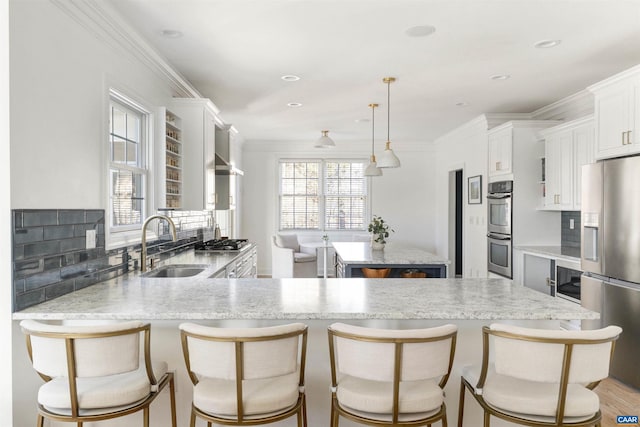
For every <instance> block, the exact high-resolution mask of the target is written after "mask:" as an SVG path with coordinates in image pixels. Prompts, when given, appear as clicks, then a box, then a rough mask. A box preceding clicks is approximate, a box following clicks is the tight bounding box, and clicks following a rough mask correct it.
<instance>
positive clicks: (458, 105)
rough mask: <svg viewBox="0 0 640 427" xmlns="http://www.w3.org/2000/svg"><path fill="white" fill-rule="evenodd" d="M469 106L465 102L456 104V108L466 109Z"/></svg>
mask: <svg viewBox="0 0 640 427" xmlns="http://www.w3.org/2000/svg"><path fill="white" fill-rule="evenodd" d="M467 105H469V103H468V102H464V101H461V102H456V107H466V106H467Z"/></svg>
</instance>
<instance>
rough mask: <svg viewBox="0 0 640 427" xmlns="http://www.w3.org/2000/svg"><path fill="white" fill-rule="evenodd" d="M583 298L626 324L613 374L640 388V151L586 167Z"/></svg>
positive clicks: (605, 317)
mask: <svg viewBox="0 0 640 427" xmlns="http://www.w3.org/2000/svg"><path fill="white" fill-rule="evenodd" d="M581 219H582V221H581V232H582V245H581V246H582V249H581V250H582V253H581V258H582V270H583V271H584V274H583V276H582V280H581V285H580V286H581V294H582V296H581V303H582V305H583V306H585V307H587V308H590V309H593V310H596V311H600V319H601V321H600V323H598V324H589V323H588V322H585V323H583V328H593V327H597V326H600V325H602V326H606V325H618V326H621V327H622V329H623V332H622V335H621V336H620V339H619V340H618V342H617V343H616V348H615V353H614V356H613V360H612V362H611V375H612V376H613V377H615V378H618V379H619V380H621V381H622V382H624V383H626V384H629V385H631V386H633V387H635V388H640V368H639V367H638V366H639V365H638V360H639V358H640V156H635V157H624V158H619V159H610V160H604V161H600V162H597V163H595V164H591V165H586V166H583V169H582V218H581Z"/></svg>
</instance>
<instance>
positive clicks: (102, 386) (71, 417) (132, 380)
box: [20, 320, 176, 427]
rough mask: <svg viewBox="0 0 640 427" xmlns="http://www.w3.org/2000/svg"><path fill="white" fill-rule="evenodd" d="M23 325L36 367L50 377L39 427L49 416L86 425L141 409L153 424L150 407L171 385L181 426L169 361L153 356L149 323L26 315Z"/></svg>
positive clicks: (42, 396) (40, 408) (40, 404)
mask: <svg viewBox="0 0 640 427" xmlns="http://www.w3.org/2000/svg"><path fill="white" fill-rule="evenodd" d="M20 326H21V327H22V331H23V332H24V334H25V335H26V339H27V350H28V352H29V357H30V358H31V361H32V364H33V367H34V369H35V370H36V371H37V372H38V374H39V375H40V377H42V379H44V381H45V384H43V385H42V386H41V387H40V389H39V391H38V422H37V425H38V426H39V427H42V426H43V425H44V419H45V418H48V419H50V420H56V421H64V422H75V423H77V425H78V426H81V425H82V423H83V422H89V421H101V420H106V419H110V418H116V417H121V416H125V415H129V414H132V413H134V412H137V411H140V410H142V411H143V423H144V426H145V427H148V426H149V406H150V405H151V402H153V400H154V399H155V398H156V397H157V396H158V394H159V393H160V392H161V391H162V390H163V389H164V387H165V386H166V385H167V384H169V389H170V399H171V421H172V425H173V427H176V406H175V388H174V380H173V373H172V372H168V371H167V364H166V363H165V362H154V361H152V360H151V355H150V331H151V329H150V325H149V324H148V323H142V322H137V321H133V322H124V323H115V324H106V325H97V326H93V325H92V326H67V325H49V324H44V323H40V322H37V321H34V320H23V321H22V322H21V323H20ZM142 337H144V338H143V340H144V341H143V342H142V344H141V340H140V339H141V338H142ZM141 348H142V352H141ZM141 353H142V354H141Z"/></svg>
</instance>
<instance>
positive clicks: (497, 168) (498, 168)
mask: <svg viewBox="0 0 640 427" xmlns="http://www.w3.org/2000/svg"><path fill="white" fill-rule="evenodd" d="M496 170H497V171H499V170H500V162H496Z"/></svg>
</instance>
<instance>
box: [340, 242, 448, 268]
mask: <svg viewBox="0 0 640 427" xmlns="http://www.w3.org/2000/svg"><path fill="white" fill-rule="evenodd" d="M333 247H334V248H335V249H336V253H337V254H338V256H340V259H342V261H344V262H345V263H350V264H379V265H403V264H444V265H449V264H451V261H449V260H448V259H446V258H443V257H441V256H438V255H436V254H433V253H431V252H428V251H426V250H424V249H421V248H416V247H412V246H406V245H399V244H395V243H387V245H386V246H385V248H384V250H380V251H377V250H372V249H371V245H370V244H369V243H368V242H334V243H333Z"/></svg>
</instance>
